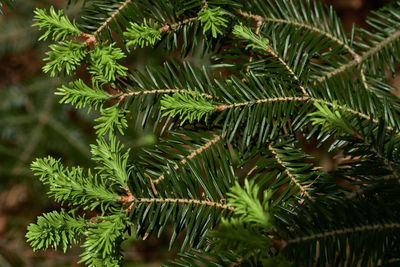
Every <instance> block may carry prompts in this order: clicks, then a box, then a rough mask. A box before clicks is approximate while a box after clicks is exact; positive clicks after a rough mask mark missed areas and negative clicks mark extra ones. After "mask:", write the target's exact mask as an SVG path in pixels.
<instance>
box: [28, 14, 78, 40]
mask: <svg viewBox="0 0 400 267" xmlns="http://www.w3.org/2000/svg"><path fill="white" fill-rule="evenodd" d="M34 13H35V16H34V18H33V21H34V22H35V23H34V24H33V26H38V27H39V30H43V29H46V32H45V33H44V34H43V35H42V36H41V37H40V38H39V40H47V38H48V37H50V36H51V38H52V39H53V41H57V40H65V39H66V38H68V37H70V36H79V35H80V34H81V31H80V30H79V29H78V27H77V26H76V24H75V21H72V22H71V21H70V20H69V19H68V17H66V16H64V13H63V11H62V10H58V12H56V11H55V10H54V7H53V6H51V7H50V15H47V12H46V10H45V9H39V8H37V9H36V10H35V11H34Z"/></svg>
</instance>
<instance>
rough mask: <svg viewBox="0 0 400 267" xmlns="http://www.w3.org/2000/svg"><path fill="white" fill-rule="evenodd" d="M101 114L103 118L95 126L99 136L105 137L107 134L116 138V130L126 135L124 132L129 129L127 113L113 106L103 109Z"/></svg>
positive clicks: (98, 119)
mask: <svg viewBox="0 0 400 267" xmlns="http://www.w3.org/2000/svg"><path fill="white" fill-rule="evenodd" d="M100 113H101V117H99V118H97V119H96V120H95V121H96V122H98V124H97V125H95V126H94V129H96V134H97V135H98V136H105V135H106V134H108V135H109V136H114V132H115V129H117V130H118V132H119V133H120V134H124V131H123V130H124V129H125V128H127V127H128V123H127V120H126V118H125V115H126V113H127V111H125V110H122V109H120V108H118V107H117V106H112V107H108V108H101V109H100Z"/></svg>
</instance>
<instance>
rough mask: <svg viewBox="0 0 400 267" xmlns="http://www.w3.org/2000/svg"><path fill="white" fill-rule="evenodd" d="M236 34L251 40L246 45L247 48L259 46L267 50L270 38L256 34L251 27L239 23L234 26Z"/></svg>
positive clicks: (258, 47)
mask: <svg viewBox="0 0 400 267" xmlns="http://www.w3.org/2000/svg"><path fill="white" fill-rule="evenodd" d="M232 33H233V34H234V35H236V37H237V38H240V39H244V40H247V41H249V42H250V44H248V45H247V46H246V49H249V48H257V49H261V50H266V49H267V48H268V45H269V40H268V39H267V38H262V37H261V36H259V35H256V34H255V33H254V32H252V31H251V29H250V28H248V27H246V26H243V25H242V24H237V25H235V27H234V28H233V32H232Z"/></svg>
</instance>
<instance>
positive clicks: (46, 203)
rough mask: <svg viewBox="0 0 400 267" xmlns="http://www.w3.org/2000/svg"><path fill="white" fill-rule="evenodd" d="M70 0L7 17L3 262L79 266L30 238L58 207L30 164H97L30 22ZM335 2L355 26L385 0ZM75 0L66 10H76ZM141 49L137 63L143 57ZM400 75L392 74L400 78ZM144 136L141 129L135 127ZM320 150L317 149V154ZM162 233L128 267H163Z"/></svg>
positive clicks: (19, 9) (24, 4)
mask: <svg viewBox="0 0 400 267" xmlns="http://www.w3.org/2000/svg"><path fill="white" fill-rule="evenodd" d="M66 2H67V1H66V0H57V1H50V0H49V1H44V0H17V5H16V7H15V8H14V9H12V10H10V9H7V8H5V9H4V11H5V16H0V62H1V64H0V266H1V267H3V266H4V267H8V266H77V264H76V261H77V259H78V255H79V253H80V250H79V248H75V249H73V250H71V251H70V252H69V253H68V254H63V253H62V252H52V251H48V252H37V253H33V252H32V250H31V248H30V247H29V245H27V244H26V242H25V237H24V235H25V233H26V227H27V225H28V224H29V223H31V222H34V221H36V217H37V216H38V215H40V214H42V213H43V212H48V211H51V210H53V209H58V208H59V206H58V205H57V204H56V203H53V202H52V201H51V200H49V199H48V198H47V196H46V192H45V190H44V188H43V187H42V185H41V184H40V182H39V181H38V179H36V178H35V177H33V175H32V173H31V172H30V171H29V164H30V162H31V161H32V160H34V159H35V158H37V157H41V156H45V155H48V154H50V155H52V156H55V157H62V158H63V162H65V163H66V164H67V165H76V164H79V165H82V166H90V164H91V163H90V161H89V151H88V144H90V143H93V142H94V134H93V131H92V120H93V117H92V116H93V115H90V114H87V113H86V112H85V111H76V110H74V109H73V108H72V107H70V106H67V105H60V104H58V103H57V102H58V98H57V97H55V96H54V95H53V92H54V90H55V88H56V87H57V86H59V85H60V84H61V83H62V82H64V81H62V80H60V79H50V78H49V77H48V75H44V74H43V73H42V70H41V68H42V65H43V64H42V58H43V56H44V51H45V49H46V46H47V45H48V44H46V43H43V42H42V43H38V42H37V41H36V40H37V37H38V33H37V29H36V28H32V27H31V23H32V16H33V9H34V8H35V7H46V8H47V7H49V6H50V5H54V6H55V7H56V8H64V7H65V6H66ZM325 2H326V3H328V4H331V5H333V7H334V8H335V10H336V11H337V12H338V14H339V15H340V17H341V18H342V20H343V24H344V26H345V29H346V30H347V31H349V30H350V29H351V27H352V24H353V23H355V24H356V25H357V26H361V27H367V25H365V23H364V20H365V18H366V16H368V15H369V14H370V11H371V10H376V9H378V8H379V7H381V6H382V5H384V4H385V2H388V1H384V0H369V1H367V0H325ZM78 10H79V7H78V6H75V7H74V6H72V7H71V8H69V9H68V10H67V11H66V13H67V14H69V15H71V16H74V15H76V14H77V11H78ZM142 57H143V56H140V55H139V56H138V57H136V58H135V59H134V61H135V60H136V61H135V62H134V64H136V65H137V64H140V58H142ZM399 83H400V80H393V84H394V85H397V84H399ZM396 87H397V86H396ZM131 137H132V138H138V136H137V133H131ZM313 154H314V153H313ZM166 246H167V245H166V242H163V239H161V240H158V239H156V238H152V239H150V240H148V241H146V242H140V241H136V240H133V241H131V242H127V244H126V248H125V256H126V259H127V262H126V264H125V266H160V265H161V262H163V261H165V260H166V259H167V258H168V257H169V256H168V255H169V253H168V251H167V248H166Z"/></svg>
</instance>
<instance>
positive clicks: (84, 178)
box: [31, 156, 118, 212]
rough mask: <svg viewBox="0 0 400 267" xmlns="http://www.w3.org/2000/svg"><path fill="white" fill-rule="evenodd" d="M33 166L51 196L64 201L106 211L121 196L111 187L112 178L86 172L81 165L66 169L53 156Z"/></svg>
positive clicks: (38, 161)
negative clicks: (101, 177) (106, 178)
mask: <svg viewBox="0 0 400 267" xmlns="http://www.w3.org/2000/svg"><path fill="white" fill-rule="evenodd" d="M31 168H32V170H33V171H35V175H37V176H40V180H41V181H42V182H43V184H45V185H48V186H49V192H48V195H49V196H50V197H53V198H54V200H55V201H57V202H60V203H61V204H64V203H65V202H68V204H69V205H82V206H83V207H84V209H89V210H94V209H95V208H96V207H100V208H101V210H102V211H103V212H104V211H105V210H106V209H107V208H108V207H109V206H110V205H112V204H114V203H116V202H117V201H118V195H117V194H116V193H115V192H113V191H112V190H111V187H110V186H111V185H112V184H111V183H110V182H111V180H105V179H99V177H97V175H96V174H95V175H93V174H92V172H91V171H90V170H88V172H87V174H85V173H84V172H83V169H82V168H80V167H76V168H75V167H72V168H70V169H69V168H65V167H64V166H63V165H62V164H61V163H60V160H55V159H54V158H52V157H50V156H49V157H47V158H43V159H37V160H36V161H35V162H33V163H32V165H31Z"/></svg>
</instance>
